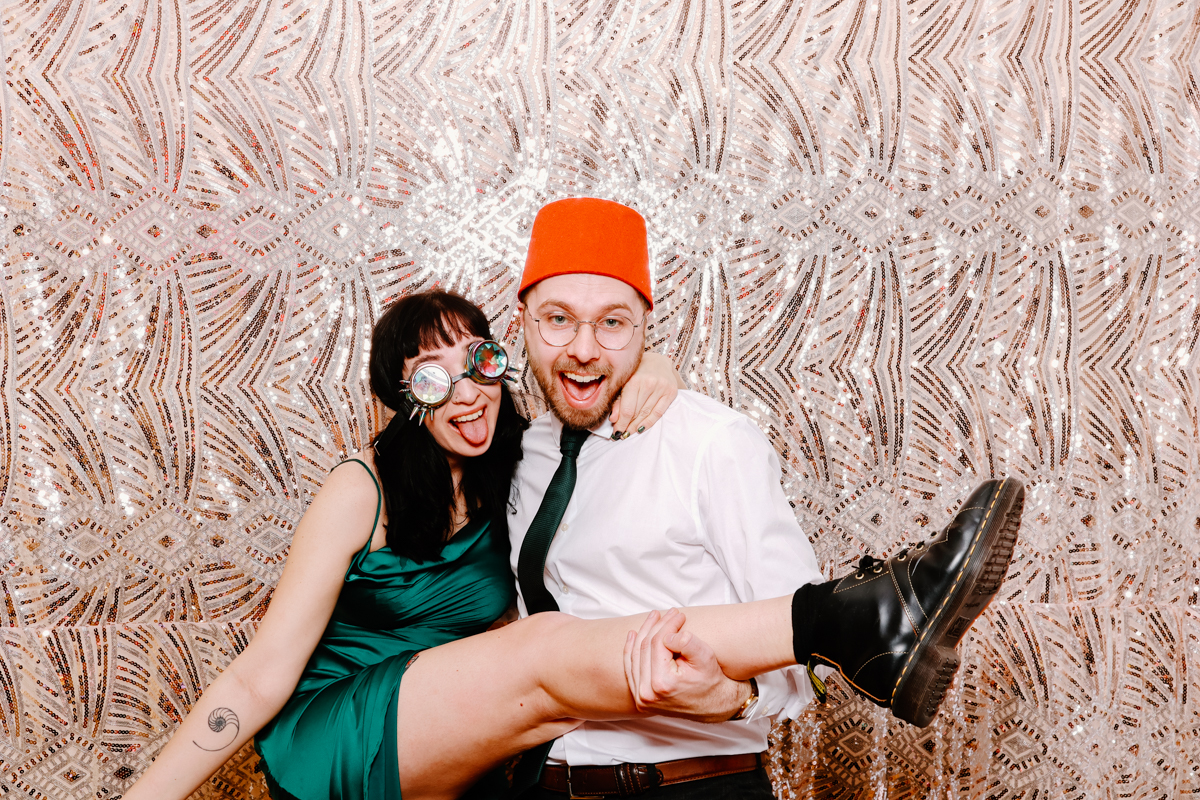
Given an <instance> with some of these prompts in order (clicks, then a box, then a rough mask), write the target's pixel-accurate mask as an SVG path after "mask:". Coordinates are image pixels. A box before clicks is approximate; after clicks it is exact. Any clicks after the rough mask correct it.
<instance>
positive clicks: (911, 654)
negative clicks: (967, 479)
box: [847, 478, 1010, 703]
mask: <svg viewBox="0 0 1200 800" xmlns="http://www.w3.org/2000/svg"><path fill="white" fill-rule="evenodd" d="M1009 481H1010V479H1009V478H1005V479H1004V480H1002V481H1000V486H999V487H998V489H997V491H996V494H995V496H994V497H992V502H991V503H990V504H989V505H988V509H987V513H985V514H984V515H983V519H982V520H981V521H980V523H979V531H980V534H981V535H979V536H977V537H976V539H975V541H974V542H972V543H971V547H970V548H969V549H968V550H967V557H966V558H965V559H964V560H963V564H964V565H965V564H967V563H968V562H970V560H971V554H972V553H974V552H975V548H976V547H978V546H979V543H980V542H981V541H983V536H982V532H983V531H984V530H985V529H986V528H987V523H988V520H989V519H991V516H992V511H993V510H995V508H996V502H997V501H998V500H999V499H1000V497H1001V495H1003V494H1004V490H1005V488H1006V487H1007V485H1008V484H1009ZM976 508H978V507H976ZM964 572H966V570H962V571H960V572H959V573H958V577H957V578H955V579H954V583H952V584H950V588H949V589H948V590H947V591H946V594H945V595H944V596H943V597H942V602H941V603H940V604H939V605H938V607H937V611H935V612H934V614H933V616H931V617H930V618H929V624H928V627H926V629H925V631H924V632H923V633H922V634H921V635H920V636H918V637H917V641H915V642H914V643H913V646H912V650H911V651H909V654H908V658H907V659H906V660H905V661H904V666H903V668H901V670H900V675H899V677H897V678H896V683H895V685H894V686H892V696H891V700H890V701H889V702H891V703H895V701H896V691H897V690H898V689H899V688H900V681H902V680H904V676H905V675H907V674H908V668H909V666H910V665H911V664H912V660H913V658H914V657H915V656H916V654H917V650H919V649H920V646H921V643H922V642H923V641H925V638H926V637H927V636H928V635H929V632H930V631H932V630H933V629H934V628H935V627H936V624H935V623H936V622H937V620H938V619H939V618H940V617H941V613H942V609H943V608H945V606H946V603H947V602H948V601H949V600H950V596H951V595H953V594H954V589H955V587H956V586H958V583H959V581H961V580H962V577H963V573H964ZM847 680H849V679H848V678H847Z"/></svg>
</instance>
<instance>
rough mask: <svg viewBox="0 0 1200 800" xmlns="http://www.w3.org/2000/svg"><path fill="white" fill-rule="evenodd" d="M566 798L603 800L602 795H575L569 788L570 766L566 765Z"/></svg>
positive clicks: (571, 788)
mask: <svg viewBox="0 0 1200 800" xmlns="http://www.w3.org/2000/svg"><path fill="white" fill-rule="evenodd" d="M567 797H569V798H571V800H603V798H604V795H602V794H575V789H574V788H573V787H572V786H571V765H570V764H567Z"/></svg>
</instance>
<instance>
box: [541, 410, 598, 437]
mask: <svg viewBox="0 0 1200 800" xmlns="http://www.w3.org/2000/svg"><path fill="white" fill-rule="evenodd" d="M548 413H549V414H550V429H551V430H552V431H554V444H555V445H557V444H559V443H560V442H561V441H562V429H563V421H562V420H561V419H559V418H558V414H555V413H554V411H553V410H551V411H549V412H548ZM588 432H589V433H590V434H591V435H592V436H598V437H600V438H601V439H606V440H608V441H612V435H613V424H612V420H610V419H609V418H608V416H607V415H606V416H605V417H604V419H603V420H601V421H600V424H599V425H597V426H596V427H594V428H592V429H591V430H590V431H588ZM588 441H589V442H590V441H591V437H589V438H588ZM584 444H587V442H584Z"/></svg>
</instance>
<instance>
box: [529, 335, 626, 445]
mask: <svg viewBox="0 0 1200 800" xmlns="http://www.w3.org/2000/svg"><path fill="white" fill-rule="evenodd" d="M641 363H642V354H641V352H639V353H638V357H637V360H636V361H634V362H633V364H632V365H631V366H630V367H629V369H628V370H627V371H625V372H624V373H614V372H613V371H612V370H611V369H603V368H600V367H596V366H584V365H583V364H580V363H579V362H578V361H576V360H575V359H573V358H571V357H570V356H567V355H563V356H559V357H558V358H557V359H556V360H555V361H554V364H552V365H551V367H550V368H549V369H544V368H542V367H540V366H539V365H538V364H537V363H535V362H534V361H533V360H531V361H530V366H531V367H532V369H533V377H534V379H535V380H537V383H538V386H540V387H541V389H542V396H543V397H545V398H546V402H548V403H549V404H550V410H551V411H553V412H554V413H555V415H557V416H558V418H559V419H561V420H562V421H563V424H564V425H566V426H567V427H568V428H576V429H578V430H591V429H592V428H594V427H596V426H597V425H599V424H600V423H601V422H603V421H604V419H605V418H606V417H607V416H608V415H609V414H610V413H611V412H612V407H613V401H614V400H616V397H617V394H618V393H619V392H620V391H621V389H622V388H623V387H624V386H625V383H626V382H627V381H628V380H629V379H630V378H631V377H633V373H635V372H637V368H638V365H639V364H641ZM560 372H575V373H578V374H580V375H603V376H605V377H604V384H603V386H601V391H600V396H599V397H597V398H596V402H595V403H593V404H592V406H591V407H590V408H575V407H574V406H572V405H571V404H570V403H568V402H567V398H566V397H564V396H563V392H562V385H561V384H560V383H559V381H558V373H560Z"/></svg>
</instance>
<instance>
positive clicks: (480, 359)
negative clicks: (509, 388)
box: [471, 341, 508, 381]
mask: <svg viewBox="0 0 1200 800" xmlns="http://www.w3.org/2000/svg"><path fill="white" fill-rule="evenodd" d="M471 367H472V368H473V369H474V372H475V375H476V376H477V377H478V378H482V379H484V380H489V381H498V380H500V379H501V378H503V377H504V371H505V370H507V369H508V353H506V352H504V348H503V347H502V346H501V345H500V343H499V342H492V341H487V342H480V343H479V344H477V345H475V347H474V349H473V351H472V353H471Z"/></svg>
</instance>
